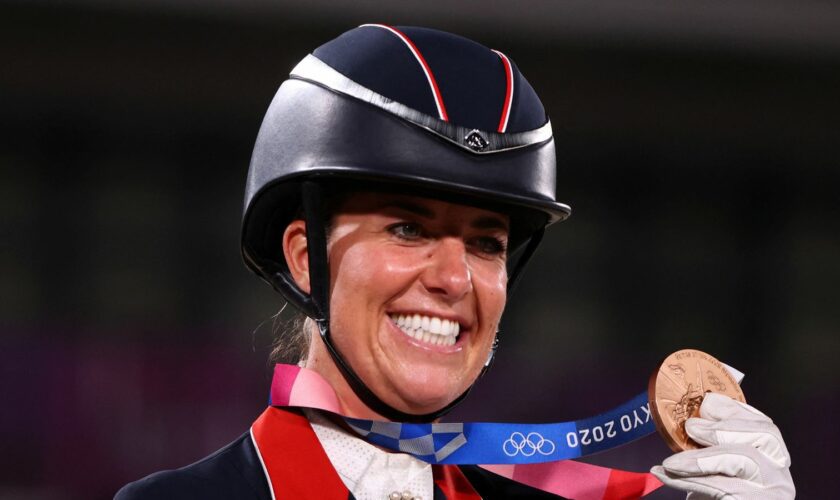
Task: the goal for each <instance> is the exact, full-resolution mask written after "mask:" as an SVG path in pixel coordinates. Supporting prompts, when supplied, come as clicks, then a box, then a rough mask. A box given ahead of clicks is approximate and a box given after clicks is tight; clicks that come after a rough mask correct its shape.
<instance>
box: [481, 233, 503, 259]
mask: <svg viewBox="0 0 840 500" xmlns="http://www.w3.org/2000/svg"><path fill="white" fill-rule="evenodd" d="M473 241H474V243H473V246H475V248H476V249H477V250H478V251H479V252H481V253H485V254H488V255H500V254H504V253H505V250H506V245H505V242H504V241H503V240H502V239H500V238H496V237H495V236H483V237H481V238H476V239H475V240H473Z"/></svg>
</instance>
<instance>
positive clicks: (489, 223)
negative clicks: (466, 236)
mask: <svg viewBox="0 0 840 500" xmlns="http://www.w3.org/2000/svg"><path fill="white" fill-rule="evenodd" d="M470 227H472V228H473V229H501V230H503V231H508V230H509V228H508V225H507V223H506V222H505V221H504V220H502V219H500V218H499V217H493V216H491V215H487V216H483V217H478V218H477V219H475V220H473V221H472V222H471V223H470Z"/></svg>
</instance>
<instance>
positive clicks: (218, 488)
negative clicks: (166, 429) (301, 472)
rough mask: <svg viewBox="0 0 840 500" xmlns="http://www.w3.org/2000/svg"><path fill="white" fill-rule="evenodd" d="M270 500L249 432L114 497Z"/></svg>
mask: <svg viewBox="0 0 840 500" xmlns="http://www.w3.org/2000/svg"><path fill="white" fill-rule="evenodd" d="M176 498H177V499H207V500H216V499H219V500H221V499H228V498H253V499H260V500H263V499H265V500H269V499H270V498H271V494H270V493H269V490H268V483H267V482H266V480H265V476H264V475H263V471H262V466H261V465H260V463H259V457H258V456H257V453H256V450H255V449H254V445H253V443H252V442H251V437H250V434H249V433H247V432H246V433H245V434H243V435H242V436H240V437H239V438H238V439H237V440H236V441H234V442H232V443H230V444H228V445H227V446H225V447H224V448H222V449H220V450H218V451H216V452H215V453H213V454H212V455H210V456H208V457H206V458H203V459H201V460H199V461H198V462H196V463H194V464H191V465H188V466H186V467H182V468H180V469H175V470H165V471H161V472H156V473H154V474H151V475H149V476H146V477H144V478H143V479H140V480H138V481H134V482H133V483H129V484H127V485H125V486H124V487H123V488H122V489H120V491H118V492H117V494H116V496H115V497H114V500H148V499H162V500H166V499H176Z"/></svg>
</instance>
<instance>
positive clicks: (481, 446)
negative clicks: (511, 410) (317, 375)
mask: <svg viewBox="0 0 840 500" xmlns="http://www.w3.org/2000/svg"><path fill="white" fill-rule="evenodd" d="M344 419H345V420H346V421H347V424H348V425H350V427H352V428H353V429H354V430H355V431H356V432H357V433H359V435H361V436H362V437H364V438H365V439H367V440H368V441H369V442H371V443H373V444H376V445H379V446H382V447H384V448H387V449H390V450H393V451H400V452H403V453H409V454H411V455H414V456H415V457H417V458H419V459H421V460H423V461H425V462H429V463H432V464H531V463H542V462H552V461H556V460H566V459H569V458H578V457H582V456H585V455H590V454H592V453H597V452H600V451H605V450H608V449H610V448H615V447H616V446H621V445H623V444H626V443H629V442H630V441H634V440H636V439H638V438H640V437H642V436H646V435H648V434H650V433H653V432H655V431H656V428H655V427H654V423H653V418H652V417H651V415H650V409H649V407H648V395H647V392H643V393H641V394H639V395H638V396H636V397H634V398H633V399H631V400H629V401H627V402H626V403H624V404H622V405H620V406H618V407H617V408H615V409H613V410H610V411H608V412H605V413H602V414H600V415H598V416H595V417H591V418H586V419H583V420H576V421H573V422H559V423H554V424H515V423H513V424H511V423H488V422H476V423H439V424H408V423H399V422H378V421H372V420H361V419H355V418H349V417H344Z"/></svg>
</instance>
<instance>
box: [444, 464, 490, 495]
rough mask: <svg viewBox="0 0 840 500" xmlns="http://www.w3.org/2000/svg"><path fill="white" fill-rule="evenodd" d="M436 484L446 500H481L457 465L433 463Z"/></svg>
mask: <svg viewBox="0 0 840 500" xmlns="http://www.w3.org/2000/svg"><path fill="white" fill-rule="evenodd" d="M432 475H433V476H434V479H435V484H436V485H437V487H438V488H440V490H441V491H442V492H443V494H444V495H445V496H446V500H481V497H480V496H479V495H478V493H476V492H475V490H474V489H473V487H472V485H471V484H470V482H469V481H467V478H466V476H464V473H463V472H461V469H459V468H458V467H457V466H455V465H433V466H432Z"/></svg>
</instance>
